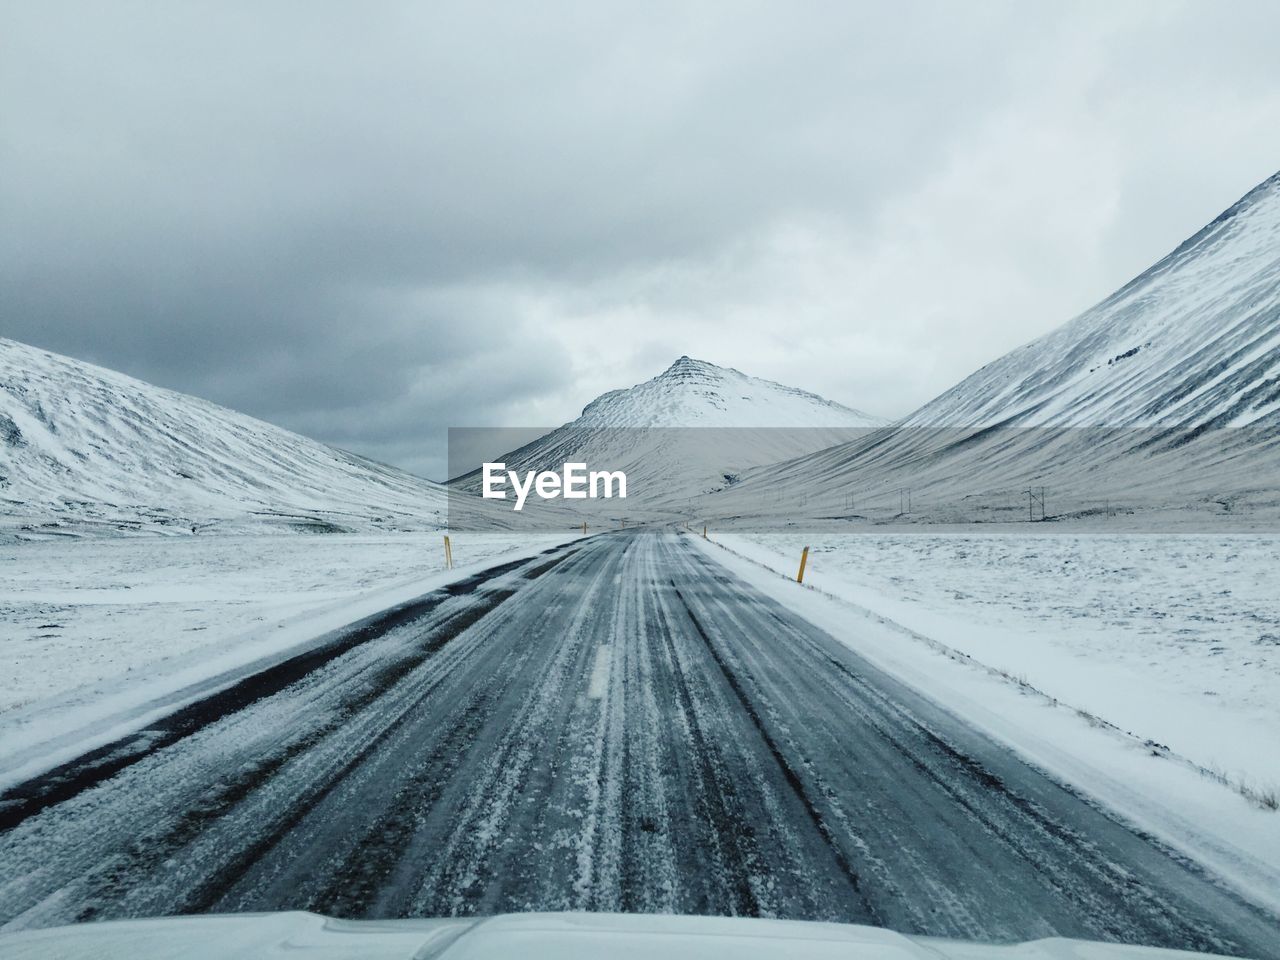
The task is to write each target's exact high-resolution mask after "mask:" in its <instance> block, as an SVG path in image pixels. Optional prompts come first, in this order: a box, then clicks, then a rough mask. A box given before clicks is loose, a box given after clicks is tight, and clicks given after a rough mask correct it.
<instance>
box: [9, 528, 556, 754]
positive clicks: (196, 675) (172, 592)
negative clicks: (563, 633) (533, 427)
mask: <svg viewBox="0 0 1280 960" xmlns="http://www.w3.org/2000/svg"><path fill="white" fill-rule="evenodd" d="M566 539H571V537H566V536H564V535H558V536H557V535H545V536H531V535H512V534H479V533H477V534H466V535H454V536H453V537H452V547H453V559H454V565H455V569H454V570H452V571H446V570H445V568H444V549H443V540H442V536H441V534H439V533H430V534H427V533H421V534H416V533H406V534H394V535H367V536H366V535H341V534H332V535H325V536H283V535H260V536H223V537H212V536H210V537H125V538H102V539H94V538H89V539H82V540H47V541H31V542H18V543H4V544H0V670H2V671H3V673H4V674H5V677H6V682H5V684H4V686H3V688H0V740H3V741H4V742H5V745H6V748H10V749H6V750H5V751H3V752H2V754H3V755H0V765H2V761H3V760H4V759H5V755H8V754H9V753H10V752H11V750H16V749H17V748H18V747H20V746H21V745H23V744H25V743H27V741H32V743H34V740H33V739H32V738H38V737H41V736H46V735H49V736H52V735H55V734H56V733H58V731H59V729H71V728H73V727H75V726H79V725H82V724H85V723H90V722H92V720H93V719H94V718H95V716H98V715H101V716H103V717H105V716H107V715H111V716H116V715H119V712H120V711H121V710H125V709H127V708H128V707H129V706H130V705H131V704H135V703H136V704H141V703H143V702H145V701H153V700H155V699H156V698H157V697H163V696H164V695H165V694H166V693H168V692H171V691H173V690H177V689H179V688H181V687H183V686H185V685H187V684H190V683H192V682H196V681H198V680H200V679H203V678H204V677H208V676H213V675H214V674H217V673H219V672H220V671H223V670H226V669H230V668H234V667H237V666H239V665H241V664H244V663H249V662H252V661H253V660H255V659H257V658H259V657H262V656H267V655H271V654H272V653H274V652H276V651H280V650H284V649H289V648H292V647H293V646H295V645H297V644H300V643H305V642H306V641H307V640H309V639H310V638H312V637H317V636H319V635H321V634H323V633H325V632H327V631H330V630H334V629H337V628H339V627H341V626H343V625H345V624H347V623H350V622H353V621H355V620H357V619H359V618H361V617H364V616H368V615H371V614H373V613H376V612H378V611H379V610H381V609H385V608H386V607H389V606H392V605H394V604H396V603H399V602H403V601H405V600H408V599H411V598H413V597H415V596H418V595H420V594H422V593H425V592H428V591H429V590H431V589H434V588H435V587H437V586H439V585H441V584H443V583H445V582H448V581H450V580H453V579H456V578H458V577H461V576H464V575H466V574H467V573H469V572H472V571H474V570H476V569H480V568H482V567H484V566H488V565H491V564H492V563H497V562H501V561H502V560H505V559H509V558H514V557H517V556H521V555H532V554H534V553H537V552H539V551H541V550H545V549H547V548H549V547H551V546H553V545H555V544H557V543H562V542H564V541H565V540H566Z"/></svg>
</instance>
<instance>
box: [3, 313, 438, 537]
mask: <svg viewBox="0 0 1280 960" xmlns="http://www.w3.org/2000/svg"><path fill="white" fill-rule="evenodd" d="M444 506H445V498H444V495H443V493H442V490H441V488H440V486H439V485H437V484H434V483H431V482H430V481H427V480H423V479H420V478H418V477H414V476H411V475H409V474H406V473H403V472H401V471H399V470H395V469H393V468H391V467H387V466H383V465H381V464H377V463H373V462H370V461H367V460H364V459H362V458H360V457H357V456H354V455H353V454H349V453H344V452H342V451H340V450H335V449H333V448H331V447H327V446H325V445H323V444H320V443H317V442H315V441H313V440H308V439H306V438H305V437H300V436H298V435H297V434H293V433H289V432H288V431H286V430H282V429H280V428H278V427H273V426H271V425H270V424H267V423H263V422H262V421H260V420H255V419H253V418H252V417H247V416H244V415H242V414H239V413H235V412H234V411H232V410H228V409H226V408H224V407H219V406H217V405H216V404H212V403H208V402H206V401H204V400H200V399H197V398H195V397H191V396H186V395H184V394H181V393H175V392H173V391H171V390H164V389H161V388H159V387H155V386H152V385H150V384H147V383H143V382H142V381H140V380H135V379H133V378H132V377H127V376H125V375H123V374H120V373H116V372H114V371H111V370H106V369H103V368H101V367H96V366H93V365H91V364H88V363H82V362H80V361H78V360H73V359H71V358H69V357H64V356H60V355H58V354H55V353H49V352H47V351H44V350H39V349H36V348H34V347H29V346H26V345H25V344H21V343H17V342H15V341H13V340H6V339H2V338H0V507H2V508H3V509H2V513H0V535H4V534H11V533H14V532H15V531H19V530H24V529H25V530H26V531H27V532H32V531H35V532H42V533H57V532H81V531H94V530H97V531H111V530H164V529H172V530H175V531H182V532H190V531H191V529H192V527H196V528H197V529H201V530H203V529H208V528H210V527H215V528H218V529H230V528H236V529H245V528H252V527H254V526H260V525H279V526H283V527H285V528H295V529H311V530H333V529H400V528H417V529H422V528H431V527H436V526H438V525H440V523H441V518H442V516H443V510H444Z"/></svg>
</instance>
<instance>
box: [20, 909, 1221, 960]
mask: <svg viewBox="0 0 1280 960" xmlns="http://www.w3.org/2000/svg"><path fill="white" fill-rule="evenodd" d="M1203 956H1207V955H1206V954H1198V953H1184V952H1182V951H1177V950H1162V949H1155V948H1150V947H1130V946H1121V945H1118V944H1109V943H1091V942H1085V941H1081V940H1065V939H1057V938H1055V939H1048V940H1033V941H1028V942H1026V943H1020V944H1010V945H1002V946H990V945H985V944H978V943H971V942H965V941H959V940H940V939H935V938H932V937H908V936H904V935H902V934H899V933H893V932H892V931H889V930H882V929H879V928H876V927H862V926H855V925H852V924H842V923H809V922H803V921H795V920H747V919H735V918H728V917H685V916H663V915H653V914H607V913H521V914H505V915H501V916H495V917H488V918H481V919H472V918H466V919H442V920H334V919H331V918H329V917H322V916H318V915H317V914H313V913H300V912H298V913H268V914H218V915H212V916H195V917H173V918H166V919H157V920H117V921H109V922H104V923H86V924H77V925H75V926H68V927H55V928H52V929H47V930H29V931H21V932H16V933H4V934H0V960H17V958H23V960H26V958H31V960H37V958H39V960H47V958H55V957H56V958H58V960H78V958H82V957H83V958H85V960H89V958H92V960H116V958H118V960H162V958H163V960H169V958H179V957H180V958H184V960H188V958H189V960H223V958H236V960H240V958H264V960H265V958H289V960H340V958H341V960H491V958H504V960H505V958H518V960H543V958H546V960H588V958H592V960H595V958H601V957H604V958H607V960H641V958H646V960H647V958H651V957H660V958H661V960H685V958H693V957H697V958H699V960H714V958H725V960H729V958H733V960H764V958H770V960H776V958H784V960H811V958H812V960H826V958H833V960H834V958H837V957H838V958H840V960H978V958H991V960H1173V958H1183V960H1187V958H1190V957H1203Z"/></svg>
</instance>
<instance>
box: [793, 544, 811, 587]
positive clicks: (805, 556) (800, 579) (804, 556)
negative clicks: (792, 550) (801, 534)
mask: <svg viewBox="0 0 1280 960" xmlns="http://www.w3.org/2000/svg"><path fill="white" fill-rule="evenodd" d="M808 562H809V548H808V547H805V548H804V551H803V552H802V553H801V554H800V572H799V573H797V574H796V583H804V565H805V564H806V563H808Z"/></svg>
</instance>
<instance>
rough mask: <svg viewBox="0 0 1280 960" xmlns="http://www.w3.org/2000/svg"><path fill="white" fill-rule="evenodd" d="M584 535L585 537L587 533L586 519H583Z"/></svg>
mask: <svg viewBox="0 0 1280 960" xmlns="http://www.w3.org/2000/svg"><path fill="white" fill-rule="evenodd" d="M582 535H583V536H584V537H585V536H586V535H587V521H585V520H583V521H582Z"/></svg>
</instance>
